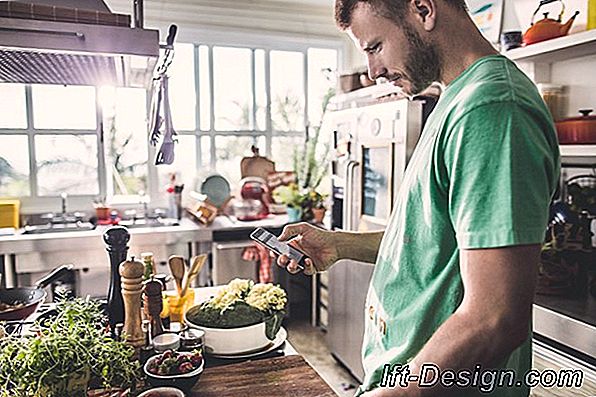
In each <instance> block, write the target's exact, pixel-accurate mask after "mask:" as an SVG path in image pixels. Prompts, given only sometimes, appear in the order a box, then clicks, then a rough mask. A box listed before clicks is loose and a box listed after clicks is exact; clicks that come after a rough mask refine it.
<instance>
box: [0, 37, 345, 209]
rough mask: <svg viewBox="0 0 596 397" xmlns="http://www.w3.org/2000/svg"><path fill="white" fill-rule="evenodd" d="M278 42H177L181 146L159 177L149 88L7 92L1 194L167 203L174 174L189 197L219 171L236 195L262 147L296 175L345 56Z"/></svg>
mask: <svg viewBox="0 0 596 397" xmlns="http://www.w3.org/2000/svg"><path fill="white" fill-rule="evenodd" d="M278 44H279V46H270V45H269V44H268V45H267V46H253V47H249V46H239V45H234V46H228V45H222V44H215V43H213V44H211V43H197V44H190V43H177V44H176V45H175V51H176V52H175V56H174V59H173V62H172V64H171V66H170V68H169V71H168V75H169V76H170V85H169V88H170V103H171V109H172V118H173V124H174V129H175V130H176V132H177V133H178V137H177V139H178V144H177V145H176V152H175V161H174V163H173V164H172V165H169V166H160V167H157V168H153V167H154V166H153V160H154V159H153V158H152V156H153V155H154V153H155V151H154V150H153V149H151V148H150V147H149V144H148V142H147V127H146V118H147V106H148V101H149V99H150V98H148V91H145V90H143V89H133V88H114V87H86V86H50V85H30V86H29V85H21V84H0V106H2V109H3V112H2V113H0V197H6V196H9V197H21V198H32V199H36V198H43V197H56V196H58V195H59V194H60V193H62V192H66V193H68V194H69V195H73V196H84V197H86V200H87V202H90V200H89V199H90V198H89V196H94V197H95V196H101V197H108V198H109V199H110V198H111V200H112V201H114V200H115V201H118V202H122V201H126V200H129V201H132V200H136V197H134V196H135V195H136V194H138V193H139V192H141V191H145V192H151V193H152V194H153V195H158V196H157V197H152V199H156V198H157V199H162V201H161V202H162V203H163V199H164V198H165V194H163V192H164V191H165V187H166V185H167V184H168V181H169V178H170V175H171V174H172V173H175V174H176V177H177V180H178V181H179V182H182V183H184V184H185V186H186V187H187V188H186V189H185V190H186V191H187V192H188V191H190V190H197V189H199V188H200V186H199V185H200V182H201V181H202V180H203V179H204V178H205V177H206V176H208V175H209V174H211V173H213V172H218V173H221V174H222V175H224V176H225V177H226V178H228V179H229V181H230V183H231V185H232V186H233V187H234V186H235V185H237V182H238V181H239V180H240V160H241V159H242V157H244V156H250V155H251V150H250V149H251V146H252V145H256V146H257V147H258V148H259V149H260V152H261V153H262V154H263V155H267V156H269V157H270V158H271V159H272V160H273V161H275V162H276V168H277V169H278V170H280V171H286V170H291V169H292V168H293V150H294V148H296V147H300V145H302V144H303V143H304V136H305V131H306V129H307V127H309V128H310V127H316V126H318V125H319V124H320V122H321V117H322V114H323V111H324V106H325V104H326V103H327V100H328V99H329V97H330V96H331V95H332V94H333V89H334V87H335V80H334V78H335V71H336V70H337V65H338V63H337V62H338V49H337V48H334V47H333V46H330V47H328V48H322V47H311V46H309V45H307V44H303V43H301V44H297V43H289V44H288V43H285V44H284V43H283V42H280V43H278ZM127 197H128V199H127ZM159 202H160V201H159V200H157V203H158V204H157V205H159ZM48 209H49V208H48ZM52 210H55V208H52Z"/></svg>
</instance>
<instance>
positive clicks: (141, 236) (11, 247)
mask: <svg viewBox="0 0 596 397" xmlns="http://www.w3.org/2000/svg"><path fill="white" fill-rule="evenodd" d="M287 221H288V217H287V215H270V216H269V217H267V218H265V219H263V220H260V221H252V222H241V221H234V220H233V219H231V218H228V217H226V216H218V217H217V218H215V220H214V221H213V223H212V224H211V225H209V226H203V225H199V224H197V223H195V222H193V221H192V220H190V219H188V218H183V219H182V221H181V222H180V225H178V226H160V227H146V228H131V229H130V230H129V232H130V240H131V241H130V244H156V245H164V244H166V245H167V244H174V243H176V242H179V241H185V240H186V241H193V242H199V243H201V242H209V241H212V239H213V232H214V231H223V230H240V229H251V228H256V227H259V226H264V227H267V226H281V225H284V224H286V223H287ZM108 228H109V226H98V227H97V228H96V229H94V230H86V231H70V232H54V233H47V234H15V235H11V236H0V255H7V254H22V253H30V252H35V251H36V252H52V251H69V250H82V249H96V248H100V249H103V248H105V244H104V242H103V239H102V235H103V233H104V232H105V231H106V230H107V229H108ZM67 240H68V243H66V241H67ZM65 244H68V246H65Z"/></svg>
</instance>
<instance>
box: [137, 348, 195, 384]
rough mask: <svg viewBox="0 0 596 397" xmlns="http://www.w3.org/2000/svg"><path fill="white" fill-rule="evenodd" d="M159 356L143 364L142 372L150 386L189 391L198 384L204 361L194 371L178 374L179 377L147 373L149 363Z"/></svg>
mask: <svg viewBox="0 0 596 397" xmlns="http://www.w3.org/2000/svg"><path fill="white" fill-rule="evenodd" d="M179 354H186V355H191V354H192V353H188V352H181V353H179ZM158 357H159V356H153V357H151V358H150V359H149V360H147V362H146V363H145V366H144V367H143V371H144V372H145V375H147V380H148V382H149V384H150V385H151V386H154V387H159V386H165V387H174V388H177V389H180V390H186V391H188V390H190V389H192V387H193V386H194V385H195V384H196V383H197V382H198V380H199V378H200V377H201V374H202V373H203V368H204V366H205V359H204V358H203V361H202V362H201V366H200V367H199V368H197V369H195V370H194V371H191V372H188V373H186V374H179V375H156V374H152V373H151V372H149V366H150V365H151V363H152V362H153V361H155V360H157V359H158Z"/></svg>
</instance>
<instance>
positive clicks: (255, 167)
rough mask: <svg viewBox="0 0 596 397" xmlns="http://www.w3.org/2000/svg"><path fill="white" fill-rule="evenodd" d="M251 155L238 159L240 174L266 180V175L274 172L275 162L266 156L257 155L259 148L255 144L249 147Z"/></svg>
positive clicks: (244, 176)
mask: <svg viewBox="0 0 596 397" xmlns="http://www.w3.org/2000/svg"><path fill="white" fill-rule="evenodd" d="M251 150H252V153H253V156H250V157H244V158H243V159H242V160H241V161H240V176H241V177H242V178H246V177H251V176H254V177H258V178H261V179H263V180H267V175H269V174H271V173H272V172H275V163H274V162H273V161H271V160H269V159H268V158H266V157H262V156H259V149H258V148H257V147H256V146H253V147H252V148H251Z"/></svg>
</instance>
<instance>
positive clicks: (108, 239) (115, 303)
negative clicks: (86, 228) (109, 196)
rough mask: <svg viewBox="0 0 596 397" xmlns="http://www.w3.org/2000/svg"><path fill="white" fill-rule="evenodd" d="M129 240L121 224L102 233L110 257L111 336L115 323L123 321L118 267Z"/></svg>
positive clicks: (109, 312)
mask: <svg viewBox="0 0 596 397" xmlns="http://www.w3.org/2000/svg"><path fill="white" fill-rule="evenodd" d="M129 240H130V234H129V233H128V230H127V229H126V228H125V227H123V226H114V227H111V228H110V229H108V230H107V231H106V232H105V233H104V235H103V241H104V242H105V243H106V251H108V256H109V258H110V288H109V289H108V303H107V310H108V320H109V323H110V329H111V330H112V336H114V332H115V329H116V324H118V323H124V302H123V301H122V292H121V289H122V287H121V284H120V271H119V269H118V267H119V266H120V264H121V263H122V262H124V261H125V260H126V254H127V252H128V246H127V245H126V244H128V241H129Z"/></svg>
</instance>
